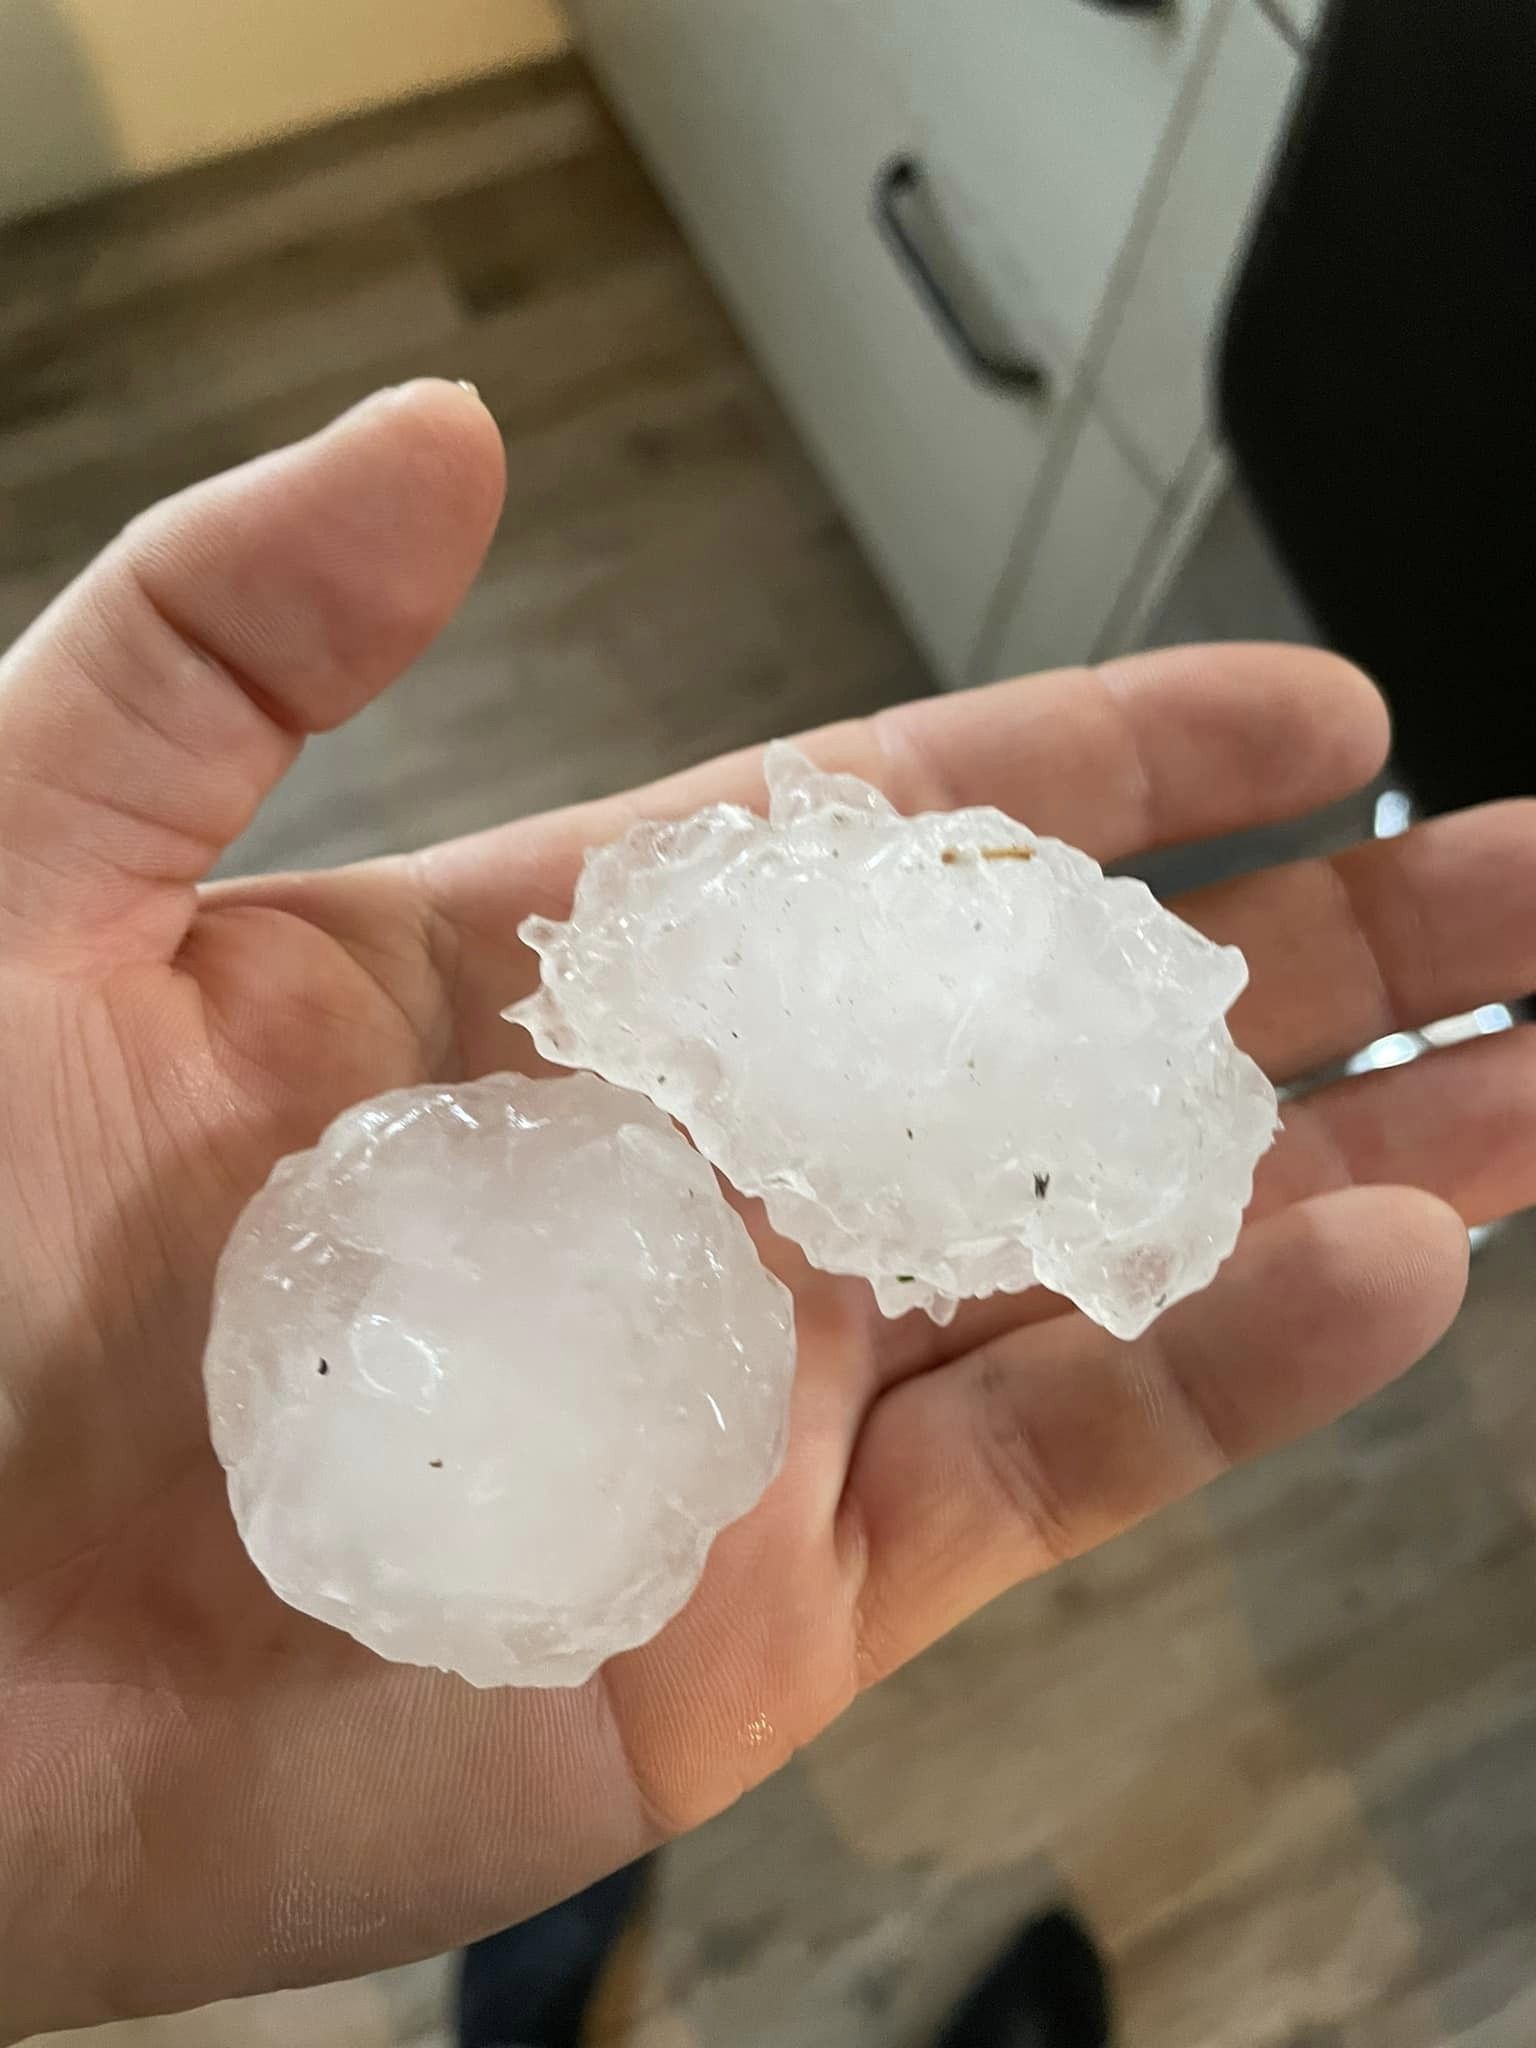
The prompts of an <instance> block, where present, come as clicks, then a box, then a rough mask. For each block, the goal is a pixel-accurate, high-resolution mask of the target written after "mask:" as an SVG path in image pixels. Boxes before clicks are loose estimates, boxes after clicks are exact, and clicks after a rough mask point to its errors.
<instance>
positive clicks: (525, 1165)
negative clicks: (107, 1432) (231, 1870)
mask: <svg viewBox="0 0 1536 2048" xmlns="http://www.w3.org/2000/svg"><path fill="white" fill-rule="evenodd" d="M793 1373H794V1326H793V1318H792V1312H791V1308H790V1302H789V1296H788V1294H787V1293H786V1291H785V1289H784V1288H783V1287H781V1286H780V1284H779V1283H778V1281H776V1280H773V1279H771V1278H770V1277H769V1275H768V1274H767V1273H766V1272H765V1271H764V1270H763V1267H762V1266H761V1264H760V1263H759V1261H758V1258H757V1255H756V1253H755V1252H754V1250H753V1248H752V1243H751V1240H750V1239H749V1238H748V1236H747V1233H746V1230H745V1228H744V1226H743V1225H742V1223H741V1221H740V1219H739V1218H738V1217H737V1216H736V1215H735V1213H734V1212H733V1211H732V1210H731V1208H730V1207H729V1206H728V1204H727V1203H726V1201H725V1198H724V1196H723V1195H722V1193H721V1191H720V1186H719V1183H718V1181H717V1180H716V1179H715V1176H714V1174H713V1173H712V1172H711V1171H710V1169H709V1167H708V1166H707V1165H706V1163H705V1162H704V1160H702V1159H701V1158H700V1157H699V1155H698V1153H697V1152H695V1151H694V1150H693V1148H692V1147H691V1146H690V1145H688V1144H687V1143H686V1142H685V1140H684V1139H683V1138H682V1137H680V1136H679V1134H678V1132H677V1130H676V1129H675V1128H674V1127H673V1125H671V1124H670V1123H669V1122H668V1121H667V1119H666V1118H665V1117H664V1116H662V1115H661V1114H660V1113H659V1112H658V1111H657V1110H655V1109H653V1108H652V1107H651V1105H650V1104H649V1103H648V1102H646V1101H644V1100H643V1099H642V1098H640V1097H638V1096H634V1095H626V1094H624V1093H622V1092H621V1091H620V1090H618V1089H616V1088H610V1087H609V1086H608V1085H607V1083H606V1082H603V1081H599V1080H596V1079H594V1078H593V1077H592V1076H591V1075H581V1076H580V1077H578V1078H576V1079H573V1080H559V1081H530V1080H526V1079H524V1078H522V1077H520V1076H513V1075H502V1076H500V1077H499V1078H497V1079H494V1080H489V1081H477V1082H474V1083H473V1084H471V1085H469V1086H466V1087H460V1088H452V1089H449V1088H416V1089H408V1090H405V1091H403V1092H402V1093H400V1094H397V1095H386V1096H384V1097H382V1098H381V1099H380V1100H379V1101H377V1102H370V1103H365V1104H363V1106H362V1107H361V1108H358V1109H353V1110H350V1111H348V1113H347V1114H346V1115H345V1116H343V1117H342V1118H341V1119H340V1120H339V1121H338V1122H336V1123H334V1124H332V1126H331V1128H330V1129H329V1130H328V1131H327V1132H326V1134H325V1136H324V1137H323V1138H322V1139H321V1141H320V1144H319V1146H318V1147H317V1149H316V1150H315V1151H313V1152H306V1153H303V1154H300V1155H299V1156H297V1157H295V1158H292V1159H285V1160H283V1161H282V1162H281V1163H280V1164H279V1165H278V1167H277V1169H276V1171H275V1172H274V1173H273V1175H272V1178H271V1179H270V1181H268V1183H267V1185H266V1187H265V1188H264V1189H263V1191H262V1192H261V1193H260V1194H259V1195H258V1196H257V1197H256V1199H255V1200H254V1201H253V1202H252V1203H251V1205H250V1207H249V1208H248V1209H247V1210H246V1212H245V1215H244V1217H243V1218H242V1220H241V1222H240V1224H239V1225H238V1227H237V1228H236V1231H235V1234H234V1236H233V1237H232V1238H231V1240H230V1243H229V1248H228V1250H227V1251H226V1252H225V1254H224V1259H223V1263H222V1264H221V1266H220V1268H219V1278H218V1298H217V1305H216V1310H215V1316H214V1325H213V1334H212V1337H211V1339H210V1342H209V1347H208V1356H207V1366H206V1377H207V1386H208V1402H209V1410H210V1414H211V1417H212V1422H213V1440H214V1447H215V1449H216V1450H217V1451H218V1454H219V1457H220V1458H221V1459H222V1461H223V1463H224V1464H225V1465H226V1466H227V1467H228V1470H229V1491H230V1498H231V1501H232V1502H233V1505H234V1510H235V1518H236V1520H237V1521H238V1523H239V1525H240V1531H241V1534H242V1535H243V1536H244V1538H245V1542H246V1547H247V1548H248V1549H249V1551H250V1553H251V1555H252V1557H253V1558H254V1559H255V1561H256V1563H257V1564H258V1565H259V1566H260V1568H261V1570H262V1571H263V1573H264V1574H265V1575H266V1577H267V1579H268V1580H269V1581H270V1582H271V1584H272V1586H273V1587H274V1588H275V1590H276V1591H277V1592H278V1593H280V1594H281V1595H282V1597H283V1599H285V1600H287V1601H288V1602H289V1603H290V1604H291V1605H292V1606H294V1607H298V1608H302V1609H303V1610H304V1611H305V1612H306V1613H308V1614H314V1615H318V1616H319V1617H320V1619H321V1620H323V1621H328V1622H332V1623H334V1624H335V1625H336V1626H337V1627H338V1628H343V1629H347V1630H349V1631H350V1632H351V1634H353V1635H355V1636H357V1637H358V1638H359V1639H360V1640H361V1641H362V1642H365V1643H367V1644H369V1645H370V1647H371V1648H373V1649H375V1650H377V1651H379V1652H380V1653H381V1654H382V1655H384V1656H386V1657H390V1658H394V1659H396V1660H398V1661H400V1662H406V1663H413V1664H436V1665H440V1666H442V1667H443V1668H444V1669H445V1670H450V1671H458V1672H461V1673H462V1674H463V1676H464V1677H465V1678H467V1679H469V1680H470V1681H471V1683H472V1684H475V1685H578V1684H580V1683H581V1682H582V1681H583V1680H585V1679H586V1678H588V1677H590V1675H591V1674H592V1672H593V1671H594V1670H595V1669H596V1668H597V1666H598V1665H599V1664H600V1663H601V1662H602V1661H603V1660H604V1659H605V1658H606V1657H610V1656H612V1655H613V1654H614V1653H615V1652H616V1651H618V1650H626V1649H630V1648H632V1647H633V1646H634V1645H635V1644H637V1643H641V1642H644V1641H646V1640H647V1639H648V1638H649V1637H650V1636H653V1635H654V1634H655V1633H656V1631H657V1630H658V1629H659V1628H660V1627H661V1626H662V1624H663V1623H664V1622H665V1621H667V1620H668V1619H669V1618H670V1617H671V1616H672V1615H673V1614H675V1613H676V1612H677V1610H678V1609H679V1608H680V1607H681V1606H682V1605H683V1603H684V1601H686V1599H687V1598H688V1596H689V1594H690V1593H691V1592H692V1591H693V1589H694V1586H695V1585H696V1584H697V1582H698V1578H699V1574H700V1572H701V1571H702V1569H703V1565H704V1557H705V1553H706V1552H707V1551H708V1549H709V1546H710V1543H711V1541H712V1540H713V1538H714V1536H715V1534H716V1533H717V1531H718V1530H720V1529H722V1528H723V1527H724V1526H725V1524H726V1523H727V1522H731V1521H734V1520H735V1519H736V1517H737V1516H738V1515H742V1514H745V1513H746V1511H747V1509H748V1508H750V1507H751V1506H752V1505H753V1503H754V1502H755V1501H756V1500H757V1499H758V1497H759V1496H760V1494H761V1493H762V1491H763V1489H764V1487H765V1486H767V1484H768V1482H769V1480H770V1479H771V1478H772V1477H773V1475H774V1473H775V1472H776V1471H777V1469H778V1466H779V1462H780V1459H781V1457H782V1455H783V1446H784V1436H785V1425H786V1416H787V1411H788V1403H789V1387H790V1380H791V1378H792V1376H793Z"/></svg>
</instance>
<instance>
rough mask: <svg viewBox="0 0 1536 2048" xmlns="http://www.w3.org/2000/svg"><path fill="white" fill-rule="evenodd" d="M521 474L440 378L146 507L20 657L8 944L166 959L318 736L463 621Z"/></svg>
mask: <svg viewBox="0 0 1536 2048" xmlns="http://www.w3.org/2000/svg"><path fill="white" fill-rule="evenodd" d="M503 484H504V472H503V468H502V451H501V443H500V439H499V436H498V435H497V432H496V428H495V425H494V423H493V421H492V420H491V417H490V415H489V414H488V413H487V412H486V411H485V409H484V407H483V406H481V405H480V404H479V402H478V400H476V399H475V398H474V397H473V396H472V395H471V394H470V393H469V392H468V391H467V390H465V389H460V388H458V387H456V386H454V385H452V384H441V383H436V382H424V383H418V384H412V385H407V386H405V387H403V388H402V389H400V390H398V391H388V392H381V393H380V394H379V395H378V396H377V397H375V398H372V399H369V400H368V401H367V402H366V403H365V404H363V405H361V406H359V407H358V408H357V409H356V410H355V411H354V412H351V413H348V414H347V415H346V416H345V417H344V418H343V419H341V420H340V421H338V422H337V424H336V425H334V426H332V427H330V428H329V429H328V430H327V431H326V432H324V433H322V434H319V435H317V436H316V437H315V438H314V439H313V440H310V441H306V442H303V443H301V444H300V445H299V446H298V447H295V448H290V449H286V450H284V451H283V452H282V453H281V454H277V455H271V456H267V457H264V458H263V459H262V460H261V461H259V462H254V463H251V464H250V465H249V466H248V467H246V468H244V469H239V470H236V471H234V472H232V473H231V474H230V475H228V476H222V477H217V478H215V479H214V480H213V481H211V482H209V483H205V484H199V485H198V486H197V487H196V488H194V489H193V490H190V491H187V492H185V493H183V494H182V495H181V496H180V497H177V498H173V499H171V500H170V501H169V502H168V503H166V504H164V505H161V506H158V507H157V508H156V509H155V510H154V511H152V512H149V513H146V514H145V515H144V516H143V517H142V518H140V519H138V520H136V521H135V522H134V523H133V525H132V526H130V527H129V528H128V530H127V531H126V532H125V533H124V534H123V535H122V536H121V538H120V539H119V540H117V541H116V542H114V543H113V545H112V546H111V547H110V548H109V549H108V550H107V551H106V553H105V554H103V555H102V556H101V557H100V558H99V559H98V560H97V561H96V562H95V563H94V564H93V566H92V567H91V568H90V569H88V570H87V571H86V572H85V574H84V575H83V576H82V577H81V578H80V579H79V581H78V582H76V583H75V584H74V585H73V586H72V587H71V588H70V589H69V590H67V591H66V592H65V593H64V595H63V596H62V597H61V598H60V599H59V600H58V602H57V603H56V604H55V605H53V606H52V608H51V609H50V610H49V611H47V612H46V613H45V614H44V615H43V617H42V618H41V619H39V620H38V622H37V624H36V625H35V626H33V627H32V629H31V630H30V632H28V633H27V634H26V635H25V636H24V637H23V638H22V640H21V641H19V642H18V644H17V645H16V647H15V648H13V649H12V651H11V653H10V655H9V656H8V657H7V658H6V659H5V660H4V661H3V662H0V948H3V950H4V951H5V952H6V953H7V954H9V955H11V956H12V957H17V956H20V957H24V958H32V959H38V960H41V961H43V962H44V963H45V964H49V965H53V966H56V967H59V968H61V969H63V970H65V971H72V972H91V971H93V970H96V969H100V968H107V967H110V966H113V965H116V964H119V963H121V962H123V961H125V960H146V959H152V958H162V959H168V958H169V957H170V956H171V955H172V954H173V953H174V952H175V950H176V948H177V946H178V945H179V944H180V943H181V940H182V937H183V935H184V934H185V931H186V928H187V925H188V923H189V921H190V919H191V916H192V912H193V908H194V904H195V885H196V884H197V882H198V881H200V880H201V879H202V877H203V876H204V875H205V874H206V873H207V872H208V869H209V868H210V867H211V866H212V864H213V863H214V861H215V860H216V859H217V858H218V856H219V854H220V853H221V852H222V851H223V849H224V848H225V847H226V846H228V845H229V843H230V841H231V840H233V839H235V838H236V837H237V836H238V835H239V834H240V833H241V832H242V831H243V830H244V829H245V827H246V825H247V824H248V823H249V822H250V820H251V818H252V817H253V816H254V815H255V812H256V809H257V807H258V806H259V805H260V803H261V802H262V800H263V798H264V797H265V796H266V794H267V792H268V791H269V790H270V789H271V788H272V786H273V785H274V783H276V781H277V780H278V778H279V777H280V776H281V775H282V774H283V772H284V771H285V770H286V769H287V767H288V766H289V764H290V763H291V762H292V760H293V759H294V757H295V755H296V754H297V752H298V750H299V748H300V747H301V746H302V744H303V742H304V739H305V737H306V736H307V735H308V734H310V733H312V732H323V731H326V730H328V729H329V728H330V727H332V726H336V725H340V724H341V723H342V722H343V721H344V720H345V719H348V718H350V717H351V716H352V714H353V713H354V712H356V711H359V710H361V709H362V707H363V706H364V705H365V704H367V703H368V702H369V701H370V699H372V698H373V697H375V696H376V695H377V694H378V693H379V692H380V691H381V690H382V689H384V688H385V686H386V685H387V684H389V683H390V682H392V681H393V680H394V679H395V677H396V676H398V675H399V674H400V672H401V671H402V670H403V669H404V668H405V667H407V666H408V664H409V663H410V662H412V661H413V660H414V659H415V658H416V656H417V655H418V654H420V653H421V652H422V650H423V649H424V648H425V647H426V646H427V645H428V644H429V643H430V641H431V640H432V639H433V637H434V636H435V635H436V634H437V632H438V631H439V630H440V629H441V628H442V627H443V626H444V625H445V624H446V623H447V621H448V620H449V619H450V618H451V617H452V615H453V613H454V611H455V610H456V609H457V607H458V605H459V603H460V601H461V600H462V598H463V596H464V594H465V592H466V590H467V589H468V587H469V585H470V583H471V582H472V581H473V579H474V577H475V575H476V573H477V571H478V570H479V567H480V564H481V561H482V560H483V558H484V555H485V550H486V548H487V547H488V545H489V543H490V538H491V535H492V533H493V531H494V529H495V524H496V520H497V517H498V515H499V512H500V507H501V498H502V490H503Z"/></svg>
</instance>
